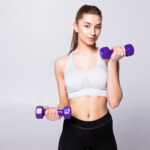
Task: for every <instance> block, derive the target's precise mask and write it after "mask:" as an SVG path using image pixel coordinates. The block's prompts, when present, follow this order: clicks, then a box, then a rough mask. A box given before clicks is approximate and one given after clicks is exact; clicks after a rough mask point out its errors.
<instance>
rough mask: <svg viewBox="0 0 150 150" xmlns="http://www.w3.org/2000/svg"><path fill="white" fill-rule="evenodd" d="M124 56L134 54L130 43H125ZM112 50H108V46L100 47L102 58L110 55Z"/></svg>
mask: <svg viewBox="0 0 150 150" xmlns="http://www.w3.org/2000/svg"><path fill="white" fill-rule="evenodd" d="M125 51H126V56H131V55H133V54H134V47H133V45H132V44H127V45H125ZM113 52H114V50H113V49H112V50H110V49H109V48H108V47H103V48H101V49H100V55H101V57H102V58H103V59H108V58H110V57H111V54H112V53H113Z"/></svg>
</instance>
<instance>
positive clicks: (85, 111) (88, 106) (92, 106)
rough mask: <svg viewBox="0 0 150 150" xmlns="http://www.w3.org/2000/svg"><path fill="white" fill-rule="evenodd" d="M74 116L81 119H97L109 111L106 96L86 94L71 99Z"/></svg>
mask: <svg viewBox="0 0 150 150" xmlns="http://www.w3.org/2000/svg"><path fill="white" fill-rule="evenodd" d="M69 104H70V107H71V114H72V116H74V117H76V118H79V119H81V120H95V119H97V118H99V117H101V116H103V115H104V114H106V112H107V111H108V109H107V99H106V97H100V96H89V97H87V96H84V97H78V98H73V99H70V101H69Z"/></svg>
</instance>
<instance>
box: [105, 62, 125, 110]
mask: <svg viewBox="0 0 150 150" xmlns="http://www.w3.org/2000/svg"><path fill="white" fill-rule="evenodd" d="M107 67H108V81H107V100H108V103H109V105H110V106H111V107H112V108H115V107H117V106H118V105H119V103H120V101H121V99H122V95H123V94H122V90H121V87H120V82H119V61H118V62H115V63H114V62H108V64H107Z"/></svg>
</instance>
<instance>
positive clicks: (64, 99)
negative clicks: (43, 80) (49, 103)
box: [54, 56, 68, 105]
mask: <svg viewBox="0 0 150 150" xmlns="http://www.w3.org/2000/svg"><path fill="white" fill-rule="evenodd" d="M65 64H66V56H62V57H59V58H57V59H56V60H55V63H54V72H55V78H56V82H57V87H58V94H59V100H60V103H61V104H65V105H67V104H68V95H67V91H66V86H65V82H64V68H65Z"/></svg>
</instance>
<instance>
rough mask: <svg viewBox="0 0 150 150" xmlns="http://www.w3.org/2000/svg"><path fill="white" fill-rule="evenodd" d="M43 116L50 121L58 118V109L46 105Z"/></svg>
mask: <svg viewBox="0 0 150 150" xmlns="http://www.w3.org/2000/svg"><path fill="white" fill-rule="evenodd" d="M44 108H47V107H44ZM45 117H46V118H47V119H48V120H51V121H53V120H58V119H60V117H59V114H58V110H57V108H56V107H48V108H47V109H46V111H45Z"/></svg>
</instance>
